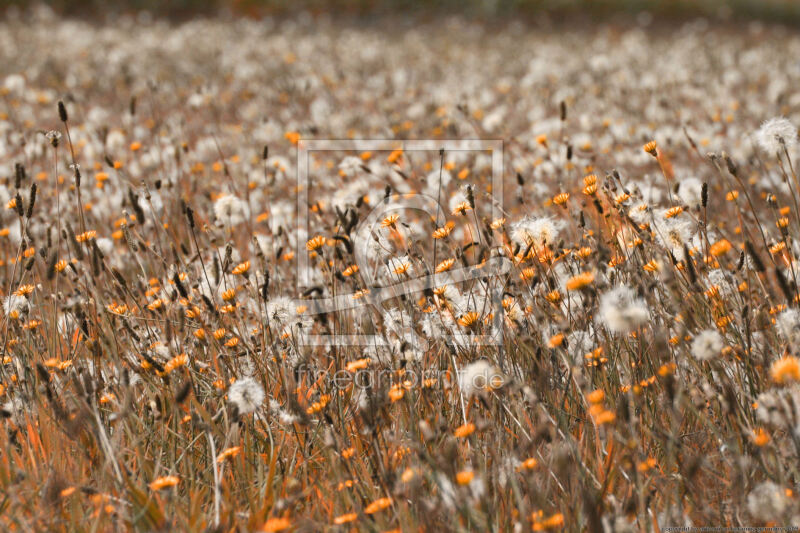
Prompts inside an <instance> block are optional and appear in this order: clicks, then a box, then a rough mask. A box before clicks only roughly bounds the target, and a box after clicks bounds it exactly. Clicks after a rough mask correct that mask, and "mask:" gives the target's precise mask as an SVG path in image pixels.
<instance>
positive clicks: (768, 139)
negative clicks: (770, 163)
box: [755, 117, 797, 155]
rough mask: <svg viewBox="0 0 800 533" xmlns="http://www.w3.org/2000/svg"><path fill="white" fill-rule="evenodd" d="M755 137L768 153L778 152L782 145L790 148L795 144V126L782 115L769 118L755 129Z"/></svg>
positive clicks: (781, 150)
mask: <svg viewBox="0 0 800 533" xmlns="http://www.w3.org/2000/svg"><path fill="white" fill-rule="evenodd" d="M755 139H756V142H757V143H758V146H759V147H761V149H762V150H764V151H765V152H767V153H768V154H770V155H773V154H779V153H781V152H783V147H784V146H786V148H787V149H791V148H794V146H795V145H796V144H797V128H795V127H794V125H793V124H792V123H791V122H789V121H788V120H787V119H785V118H783V117H775V118H771V119H769V120H766V121H764V123H763V124H761V127H760V128H758V130H756V134H755Z"/></svg>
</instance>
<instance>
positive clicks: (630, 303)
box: [600, 285, 650, 333]
mask: <svg viewBox="0 0 800 533" xmlns="http://www.w3.org/2000/svg"><path fill="white" fill-rule="evenodd" d="M649 318H650V312H649V311H648V310H647V304H646V303H645V301H644V300H643V299H642V298H639V297H637V296H636V292H635V291H634V290H633V289H631V288H630V287H627V286H625V285H620V286H619V287H616V288H614V289H612V290H610V291H608V292H606V293H605V294H603V295H602V296H601V297H600V320H601V322H602V324H603V325H604V326H605V327H606V328H608V330H609V331H611V332H612V333H629V332H631V331H633V330H634V329H636V328H637V327H639V326H640V325H642V324H644V323H645V322H646V321H647V320H648V319H649Z"/></svg>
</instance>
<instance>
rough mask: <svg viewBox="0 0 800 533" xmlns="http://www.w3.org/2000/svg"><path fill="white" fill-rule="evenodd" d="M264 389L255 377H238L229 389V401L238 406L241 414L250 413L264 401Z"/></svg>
mask: <svg viewBox="0 0 800 533" xmlns="http://www.w3.org/2000/svg"><path fill="white" fill-rule="evenodd" d="M264 398H265V394H264V389H263V388H262V387H261V384H259V383H258V382H257V381H256V380H255V379H253V378H242V379H237V380H236V381H235V382H234V383H233V385H231V387H230V389H228V401H229V402H231V403H232V404H233V405H235V406H236V409H237V410H238V411H239V414H243V415H246V414H249V413H252V412H254V411H255V410H256V409H258V408H259V407H260V406H261V404H263V403H264Z"/></svg>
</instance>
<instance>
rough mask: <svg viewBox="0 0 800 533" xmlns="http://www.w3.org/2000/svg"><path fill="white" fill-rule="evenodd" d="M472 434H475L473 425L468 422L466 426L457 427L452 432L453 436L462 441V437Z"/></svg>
mask: <svg viewBox="0 0 800 533" xmlns="http://www.w3.org/2000/svg"><path fill="white" fill-rule="evenodd" d="M474 432H475V424H473V423H472V422H469V423H467V424H464V425H462V426H459V427H457V428H456V430H455V431H454V432H453V435H454V436H455V437H456V438H459V439H462V438H464V437H469V436H470V435H472V434H473V433H474Z"/></svg>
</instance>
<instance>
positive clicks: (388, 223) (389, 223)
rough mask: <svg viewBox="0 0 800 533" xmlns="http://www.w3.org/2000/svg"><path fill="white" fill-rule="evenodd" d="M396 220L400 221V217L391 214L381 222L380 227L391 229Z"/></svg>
mask: <svg viewBox="0 0 800 533" xmlns="http://www.w3.org/2000/svg"><path fill="white" fill-rule="evenodd" d="M398 220H400V215H398V214H397V213H392V214H391V215H389V216H387V217H386V218H384V219H383V220H381V227H383V228H393V227H394V225H395V224H396V223H397V221H398Z"/></svg>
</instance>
